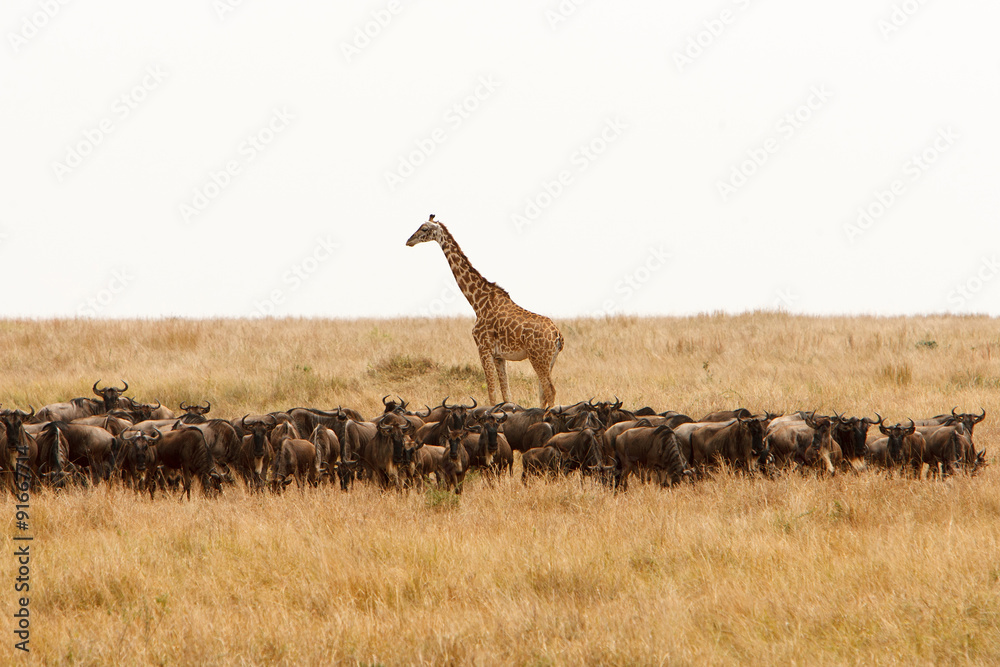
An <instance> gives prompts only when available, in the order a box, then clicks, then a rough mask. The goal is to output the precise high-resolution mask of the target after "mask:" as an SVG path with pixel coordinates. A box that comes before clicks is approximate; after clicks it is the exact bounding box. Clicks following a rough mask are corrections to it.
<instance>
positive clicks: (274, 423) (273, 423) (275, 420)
mask: <svg viewBox="0 0 1000 667" xmlns="http://www.w3.org/2000/svg"><path fill="white" fill-rule="evenodd" d="M268 417H269V418H270V419H271V425H272V426H277V425H278V418H277V417H275V416H274V415H272V414H268V415H267V417H265V419H267V418H268Z"/></svg>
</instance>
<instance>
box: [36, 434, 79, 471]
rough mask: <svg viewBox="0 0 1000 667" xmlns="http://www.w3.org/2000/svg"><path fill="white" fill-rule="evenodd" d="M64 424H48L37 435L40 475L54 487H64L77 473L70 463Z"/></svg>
mask: <svg viewBox="0 0 1000 667" xmlns="http://www.w3.org/2000/svg"><path fill="white" fill-rule="evenodd" d="M63 425H65V423H64V422H46V423H45V424H44V425H43V426H42V428H41V429H40V430H39V432H38V433H37V434H36V435H35V441H36V443H37V444H38V475H39V477H41V478H42V479H43V480H45V481H47V482H48V483H50V484H52V485H53V486H62V485H63V483H64V482H65V481H66V477H67V476H68V475H70V474H72V473H73V472H74V471H75V466H73V465H72V464H70V463H69V441H68V440H67V439H66V436H65V435H64V434H63V432H62V430H61V428H60V427H61V426H63Z"/></svg>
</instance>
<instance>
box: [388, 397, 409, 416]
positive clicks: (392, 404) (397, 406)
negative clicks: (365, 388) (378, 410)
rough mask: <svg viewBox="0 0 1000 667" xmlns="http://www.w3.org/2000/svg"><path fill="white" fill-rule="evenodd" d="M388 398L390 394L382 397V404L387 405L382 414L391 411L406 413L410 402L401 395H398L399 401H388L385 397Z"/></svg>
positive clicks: (399, 413)
mask: <svg viewBox="0 0 1000 667" xmlns="http://www.w3.org/2000/svg"><path fill="white" fill-rule="evenodd" d="M387 398H389V394H386V395H385V396H383V397H382V405H383V406H384V407H385V409H384V410H383V411H382V414H389V413H390V412H395V413H396V414H398V415H405V414H406V406H407V405H409V403H407V402H406V401H404V400H403V399H402V398H400V397H399V396H397V397H396V398H399V401H398V402H397V401H386V400H385V399H387Z"/></svg>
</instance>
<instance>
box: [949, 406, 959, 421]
mask: <svg viewBox="0 0 1000 667" xmlns="http://www.w3.org/2000/svg"><path fill="white" fill-rule="evenodd" d="M957 409H958V406H957V405H956V406H955V407H953V408H952V409H951V416H952V417H954V418H955V419H958V415H956V414H955V410H957Z"/></svg>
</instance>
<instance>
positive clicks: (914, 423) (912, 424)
mask: <svg viewBox="0 0 1000 667" xmlns="http://www.w3.org/2000/svg"><path fill="white" fill-rule="evenodd" d="M907 419H909V420H910V425H909V426H907V427H906V430H910V429H911V428H912V429H916V427H917V424H916V422H914V421H913V419H911V418H910V417H907Z"/></svg>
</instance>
